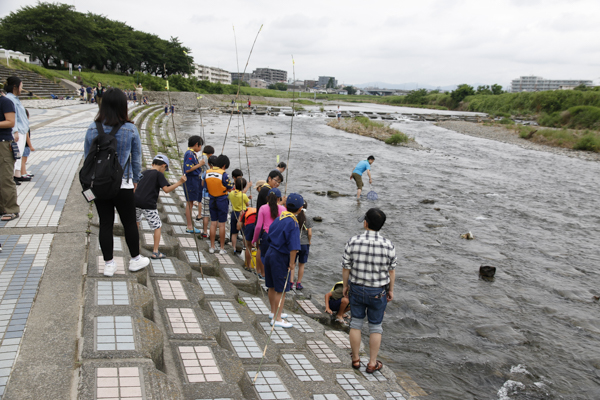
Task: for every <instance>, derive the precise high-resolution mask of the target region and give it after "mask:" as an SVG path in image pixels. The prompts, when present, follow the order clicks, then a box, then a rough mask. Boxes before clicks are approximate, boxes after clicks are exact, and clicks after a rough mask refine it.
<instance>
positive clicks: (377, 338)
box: [369, 333, 381, 367]
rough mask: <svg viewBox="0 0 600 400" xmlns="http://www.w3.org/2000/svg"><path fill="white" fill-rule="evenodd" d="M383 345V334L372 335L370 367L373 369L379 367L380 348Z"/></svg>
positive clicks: (370, 341)
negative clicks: (378, 355)
mask: <svg viewBox="0 0 600 400" xmlns="http://www.w3.org/2000/svg"><path fill="white" fill-rule="evenodd" d="M380 345H381V333H371V336H370V337H369V353H370V354H369V365H370V366H371V367H376V366H377V354H378V353H379V346H380Z"/></svg>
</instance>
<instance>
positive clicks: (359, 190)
mask: <svg viewBox="0 0 600 400" xmlns="http://www.w3.org/2000/svg"><path fill="white" fill-rule="evenodd" d="M361 193H362V189H358V190H357V191H356V198H357V199H359V200H360V194H361Z"/></svg>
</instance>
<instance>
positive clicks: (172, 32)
mask: <svg viewBox="0 0 600 400" xmlns="http://www.w3.org/2000/svg"><path fill="white" fill-rule="evenodd" d="M57 1H60V0H57ZM62 2H64V3H68V4H73V5H74V6H75V7H76V9H77V10H78V11H80V12H87V11H91V12H94V13H98V14H103V15H106V16H107V17H109V18H111V19H116V20H120V21H124V22H126V23H127V24H128V25H130V26H132V27H133V28H135V29H137V30H142V31H146V32H150V33H155V34H157V35H159V36H160V37H162V38H165V39H168V38H169V37H170V36H177V37H179V38H180V40H182V41H183V43H184V44H185V45H186V46H188V47H190V48H191V49H192V52H193V55H194V57H195V61H196V62H197V63H201V64H207V65H211V66H218V67H221V68H224V69H226V70H229V71H236V70H237V65H236V51H235V45H234V35H233V28H232V27H233V26H235V32H236V35H237V44H238V56H239V63H240V70H243V69H244V65H245V63H246V59H247V58H248V54H249V51H250V47H251V45H252V41H253V40H254V37H255V35H256V33H257V31H258V29H259V27H260V26H261V24H263V25H264V27H263V29H262V32H261V33H260V35H259V37H258V40H257V42H256V47H255V49H254V53H253V54H252V57H251V58H250V63H249V65H248V71H250V72H251V71H252V70H253V69H254V68H259V67H270V68H277V69H284V70H287V71H288V75H289V76H290V77H291V75H292V54H293V55H294V59H295V61H296V78H297V79H316V78H317V77H318V76H319V75H333V76H335V77H336V79H338V81H339V82H340V83H342V82H343V83H346V84H361V83H367V82H387V83H392V84H402V83H408V82H410V83H412V84H413V85H415V84H418V85H419V86H420V85H424V84H428V85H433V86H446V85H454V84H459V83H469V84H476V83H486V84H493V83H500V84H502V85H504V86H506V85H508V84H509V83H510V80H511V79H513V78H517V77H518V76H521V75H530V74H535V75H539V76H543V77H545V78H549V79H591V80H593V81H594V82H595V83H596V84H598V83H600V41H599V40H598V38H599V37H600V24H599V23H598V22H597V17H598V15H600V2H599V1H598V0H562V1H561V0H543V1H542V0H494V1H490V0H446V1H442V0H418V1H402V0H400V1H398V0H396V1H382V0H371V1H364V0H361V1H355V0H346V1H337V0H336V1H332V0H321V1H313V0H304V1H300V2H293V3H292V2H285V1H272V0H271V1H264V0H254V1H239V0H229V1H210V2H209V1H203V0H200V1H198V0H180V1H164V0H163V1H156V0H145V1H139V0H129V1H123V0H119V1H117V0H101V1H89V0H66V1H62ZM35 4H36V1H35V0H11V1H2V2H0V16H4V15H6V14H8V13H9V12H11V11H15V10H17V9H18V8H20V7H22V6H25V5H35ZM83 28H85V27H82V29H83Z"/></svg>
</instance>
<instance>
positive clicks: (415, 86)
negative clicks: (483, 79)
mask: <svg viewBox="0 0 600 400" xmlns="http://www.w3.org/2000/svg"><path fill="white" fill-rule="evenodd" d="M461 84H462V83H461ZM470 85H471V86H473V87H474V88H475V89H477V86H479V85H484V84H483V83H474V84H470ZM354 86H355V87H358V88H361V89H364V88H366V87H377V88H379V89H402V90H415V89H429V90H433V89H440V90H454V89H456V87H457V86H458V85H446V86H433V85H428V84H426V83H418V82H407V83H400V84H398V83H385V82H367V83H361V84H358V85H354Z"/></svg>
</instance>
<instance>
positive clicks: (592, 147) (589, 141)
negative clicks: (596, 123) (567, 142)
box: [573, 132, 600, 153]
mask: <svg viewBox="0 0 600 400" xmlns="http://www.w3.org/2000/svg"><path fill="white" fill-rule="evenodd" d="M573 149H575V150H587V151H595V152H596V153H600V136H599V135H598V134H594V133H591V132H589V133H587V134H585V135H584V136H583V137H581V138H580V139H579V140H578V141H577V143H575V145H574V146H573Z"/></svg>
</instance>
